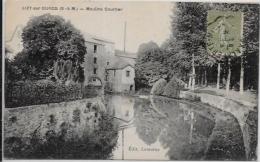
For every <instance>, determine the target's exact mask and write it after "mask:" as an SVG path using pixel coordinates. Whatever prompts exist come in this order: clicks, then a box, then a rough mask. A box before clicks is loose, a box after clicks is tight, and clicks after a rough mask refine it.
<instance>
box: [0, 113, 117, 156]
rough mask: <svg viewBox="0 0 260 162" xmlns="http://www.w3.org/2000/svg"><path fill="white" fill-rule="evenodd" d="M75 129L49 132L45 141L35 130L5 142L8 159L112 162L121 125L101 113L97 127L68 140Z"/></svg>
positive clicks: (67, 127)
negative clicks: (98, 160)
mask: <svg viewBox="0 0 260 162" xmlns="http://www.w3.org/2000/svg"><path fill="white" fill-rule="evenodd" d="M77 113H78V112H77ZM82 122H86V121H82ZM73 129H74V126H73V124H72V123H69V122H64V123H62V124H61V125H60V129H55V130H52V129H48V130H47V131H46V133H45V134H44V135H43V137H40V136H39V132H40V129H36V130H35V131H34V132H33V133H32V134H31V135H30V136H29V137H8V138H5V140H4V144H5V149H4V154H5V157H7V158H11V159H81V160H83V159H109V158H111V156H112V152H113V150H114V149H115V148H116V144H117V140H118V124H117V123H115V122H114V120H113V118H111V117H110V116H109V115H108V114H106V113H102V112H100V120H98V125H97V127H95V129H94V131H93V132H88V133H85V134H84V135H83V136H82V137H76V136H72V137H71V138H67V137H68V136H70V134H71V133H72V131H73ZM73 133H77V132H73Z"/></svg>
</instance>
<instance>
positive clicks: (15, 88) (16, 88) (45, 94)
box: [5, 80, 82, 108]
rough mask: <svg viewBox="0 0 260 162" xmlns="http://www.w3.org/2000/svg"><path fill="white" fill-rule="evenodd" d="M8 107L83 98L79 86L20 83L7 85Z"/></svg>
mask: <svg viewBox="0 0 260 162" xmlns="http://www.w3.org/2000/svg"><path fill="white" fill-rule="evenodd" d="M5 96H6V100H5V101H6V107H8V108H12V107H19V106H28V105H38V104H46V103H55V102H65V101H71V100H76V99H81V98H82V88H81V85H79V84H71V85H69V86H66V85H64V84H60V83H56V82H52V81H48V80H39V81H19V82H15V83H10V84H6V92H5Z"/></svg>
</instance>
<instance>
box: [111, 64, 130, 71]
mask: <svg viewBox="0 0 260 162" xmlns="http://www.w3.org/2000/svg"><path fill="white" fill-rule="evenodd" d="M128 66H131V67H132V68H134V66H133V65H131V64H127V65H125V66H123V67H112V68H107V69H106V70H122V69H124V68H126V67H128Z"/></svg>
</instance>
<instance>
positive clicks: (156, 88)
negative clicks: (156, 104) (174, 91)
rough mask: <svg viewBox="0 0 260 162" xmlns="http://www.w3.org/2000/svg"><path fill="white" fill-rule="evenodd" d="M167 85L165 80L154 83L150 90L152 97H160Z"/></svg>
mask: <svg viewBox="0 0 260 162" xmlns="http://www.w3.org/2000/svg"><path fill="white" fill-rule="evenodd" d="M166 84H167V82H166V80H165V79H159V80H158V81H156V82H155V83H154V85H153V87H152V89H151V94H152V95H162V94H163V91H164V87H165V85H166Z"/></svg>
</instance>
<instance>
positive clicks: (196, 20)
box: [166, 2, 214, 80]
mask: <svg viewBox="0 0 260 162" xmlns="http://www.w3.org/2000/svg"><path fill="white" fill-rule="evenodd" d="M173 13H174V16H172V22H171V26H172V35H171V37H170V39H169V40H168V41H169V43H168V47H167V48H166V49H167V50H168V52H169V57H168V66H169V68H170V69H173V73H175V75H176V76H181V78H183V77H184V78H183V79H184V80H186V79H185V77H186V76H185V75H186V74H187V73H188V72H189V71H190V69H191V65H192V54H194V61H195V66H200V65H202V64H201V63H204V66H205V65H207V64H210V62H212V61H213V62H214V59H213V58H211V57H209V56H207V51H206V40H205V39H206V16H207V15H206V14H207V7H206V6H205V4H203V3H189V2H187V3H176V8H175V9H174V10H173Z"/></svg>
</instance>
